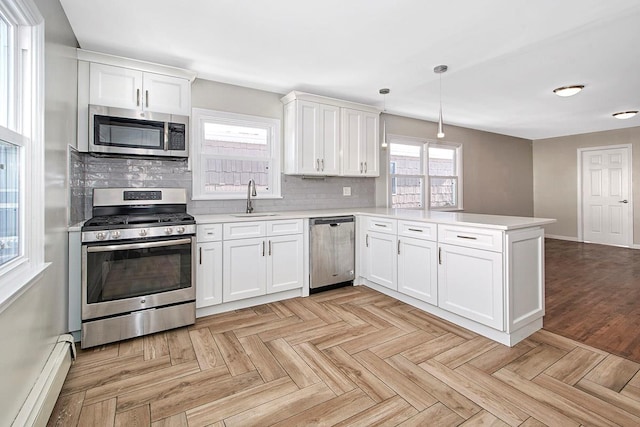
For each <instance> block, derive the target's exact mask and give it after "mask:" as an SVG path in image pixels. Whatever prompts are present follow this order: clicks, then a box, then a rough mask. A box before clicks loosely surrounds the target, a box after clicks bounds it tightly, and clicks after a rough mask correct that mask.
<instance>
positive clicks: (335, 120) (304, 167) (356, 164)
mask: <svg viewBox="0 0 640 427" xmlns="http://www.w3.org/2000/svg"><path fill="white" fill-rule="evenodd" d="M281 101H282V102H283V103H284V128H285V136H284V147H285V156H284V158H285V161H284V166H285V167H284V171H285V173H286V174H290V175H320V176H378V175H379V153H378V126H379V125H378V123H379V111H378V110H377V109H376V108H373V107H370V106H367V105H362V104H356V103H352V102H347V101H341V100H338V99H333V98H326V97H322V96H318V95H312V94H308V93H302V92H295V91H294V92H291V93H289V94H288V95H286V96H285V97H283V98H282V99H281Z"/></svg>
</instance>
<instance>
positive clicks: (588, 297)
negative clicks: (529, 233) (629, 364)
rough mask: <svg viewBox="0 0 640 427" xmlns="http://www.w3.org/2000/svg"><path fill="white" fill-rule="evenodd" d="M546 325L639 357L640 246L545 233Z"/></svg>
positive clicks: (624, 353)
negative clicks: (548, 236)
mask: <svg viewBox="0 0 640 427" xmlns="http://www.w3.org/2000/svg"><path fill="white" fill-rule="evenodd" d="M545 251H546V315H545V318H544V329H546V330H548V331H550V332H554V333H556V334H559V335H562V336H564V337H567V338H571V339H574V340H576V341H580V342H582V343H585V344H587V345H590V346H593V347H596V348H599V349H601V350H605V351H607V352H610V353H613V354H616V355H619V356H622V357H625V358H627V359H630V360H633V361H635V362H640V250H636V249H625V248H617V247H613V246H605V245H595V244H590V243H576V242H568V241H563V240H556V239H546V241H545Z"/></svg>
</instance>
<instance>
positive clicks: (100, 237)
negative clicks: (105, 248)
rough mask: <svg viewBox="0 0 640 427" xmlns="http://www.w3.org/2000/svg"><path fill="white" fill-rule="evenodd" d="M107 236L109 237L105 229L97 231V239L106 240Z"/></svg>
mask: <svg viewBox="0 0 640 427" xmlns="http://www.w3.org/2000/svg"><path fill="white" fill-rule="evenodd" d="M105 237H107V235H106V234H105V233H104V232H103V231H98V232H97V233H96V239H98V240H104V238H105Z"/></svg>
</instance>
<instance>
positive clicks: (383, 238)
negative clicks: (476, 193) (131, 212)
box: [196, 208, 555, 346]
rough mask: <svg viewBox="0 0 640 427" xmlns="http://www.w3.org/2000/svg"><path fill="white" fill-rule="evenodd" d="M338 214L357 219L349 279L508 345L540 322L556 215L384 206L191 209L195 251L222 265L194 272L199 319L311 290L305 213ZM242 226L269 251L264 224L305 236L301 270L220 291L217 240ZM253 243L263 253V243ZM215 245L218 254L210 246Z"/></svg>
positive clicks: (307, 215)
mask: <svg viewBox="0 0 640 427" xmlns="http://www.w3.org/2000/svg"><path fill="white" fill-rule="evenodd" d="M337 215H355V216H356V224H357V225H356V236H355V240H356V272H355V277H356V279H355V281H354V285H366V286H369V287H371V288H373V289H376V290H378V291H380V292H382V293H385V294H387V295H389V296H392V297H394V298H396V299H398V300H400V301H403V302H406V303H408V304H410V305H412V306H414V307H417V308H419V309H421V310H424V311H426V312H428V313H430V314H432V315H435V316H437V317H439V318H442V319H444V320H447V321H449V322H452V323H455V324H457V325H459V326H462V327H464V328H467V329H469V330H471V331H473V332H476V333H478V334H480V335H483V336H485V337H488V338H490V339H493V340H495V341H497V342H500V343H502V344H505V345H508V346H513V345H515V344H517V343H518V342H519V341H521V340H523V339H524V338H526V337H527V336H529V335H531V334H532V333H533V332H535V331H537V330H538V329H540V328H542V317H543V316H544V230H543V228H542V226H544V225H545V224H551V223H553V222H555V220H554V219H548V218H531V217H516V216H499V215H483V214H473V213H465V212H439V211H426V210H411V209H389V208H355V209H328V210H310V211H288V212H287V211H283V212H263V213H261V212H256V213H252V214H221V215H196V222H197V224H198V237H197V238H198V242H199V243H198V250H199V251H200V253H202V251H203V250H204V251H205V253H206V252H209V251H210V252H209V253H210V258H209V259H208V260H207V262H206V263H204V265H219V266H222V268H220V269H219V270H222V271H219V272H217V273H214V272H212V271H211V270H209V271H205V269H204V268H203V269H202V270H199V271H200V273H199V274H197V275H196V281H197V283H196V287H197V288H198V295H199V301H197V306H198V316H199V317H201V316H205V315H210V314H214V313H219V312H223V311H229V310H234V309H238V308H241V307H247V306H252V305H256V304H262V303H265V302H270V301H275V300H279V299H286V298H291V297H295V296H307V295H308V294H309V274H308V273H309V249H308V248H309V234H308V230H309V219H310V218H318V217H330V216H337ZM234 224H235V226H234ZM240 225H241V226H242V228H244V229H245V230H251V229H252V228H253V229H254V230H255V231H248V232H249V234H247V235H244V236H242V237H244V238H247V239H249V238H255V239H261V238H264V239H267V240H265V242H266V241H268V242H269V244H268V247H269V253H271V250H270V249H271V240H269V239H270V238H269V236H271V235H272V234H269V233H270V232H268V231H267V230H270V229H275V228H274V227H278V226H280V227H282V229H283V230H284V229H287V230H289V231H288V232H287V233H289V235H291V236H294V235H300V236H301V240H302V245H301V246H302V253H301V255H302V256H300V257H298V258H295V257H292V258H291V259H290V261H289V266H290V267H291V268H292V269H295V271H298V270H300V271H302V273H300V274H301V276H300V282H299V284H298V285H293V286H291V285H288V286H289V287H288V288H287V289H284V290H283V292H278V291H272V292H269V291H268V290H265V291H263V292H262V294H260V293H252V294H247V298H244V299H243V298H238V297H237V296H235V295H234V296H233V297H232V298H226V297H225V290H226V292H231V291H232V290H231V289H229V288H228V286H226V285H224V282H225V280H223V275H225V277H226V278H227V279H229V277H228V276H226V274H227V273H228V272H227V271H225V267H228V266H229V259H228V257H227V258H225V262H224V266H223V263H222V258H223V251H222V245H223V243H225V242H229V244H231V242H233V241H235V240H231V239H236V238H237V237H231V236H229V235H227V234H228V233H231V232H232V230H233V229H234V228H236V226H240ZM285 227H286V228H285ZM223 230H224V231H223ZM251 233H255V235H253V234H251ZM277 234H278V233H277V232H274V233H273V235H277ZM283 234H286V233H284V232H283ZM252 243H254V244H256V245H258V246H257V248H258V250H257V256H261V255H260V254H261V252H260V249H259V248H261V247H262V246H260V245H264V243H262V241H257V240H256V242H252ZM215 244H218V246H217V247H218V250H217V251H215V250H213V249H211V248H212V246H211V245H215ZM203 245H204V246H203ZM225 253H226V252H225ZM262 256H264V255H262ZM296 260H297V261H296ZM243 262H244V263H245V264H244V265H247V264H246V260H244V261H243ZM297 263H302V265H296V264H297ZM212 274H213V275H214V276H215V275H216V274H219V277H218V278H217V279H214V278H212ZM295 274H298V273H295ZM289 283H293V282H291V281H290V282H289ZM265 289H266V288H265ZM205 300H208V301H209V302H208V303H207V302H205Z"/></svg>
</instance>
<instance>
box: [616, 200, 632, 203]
mask: <svg viewBox="0 0 640 427" xmlns="http://www.w3.org/2000/svg"><path fill="white" fill-rule="evenodd" d="M618 203H629V201H628V200H627V199H624V200H620V201H619V202H618Z"/></svg>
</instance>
